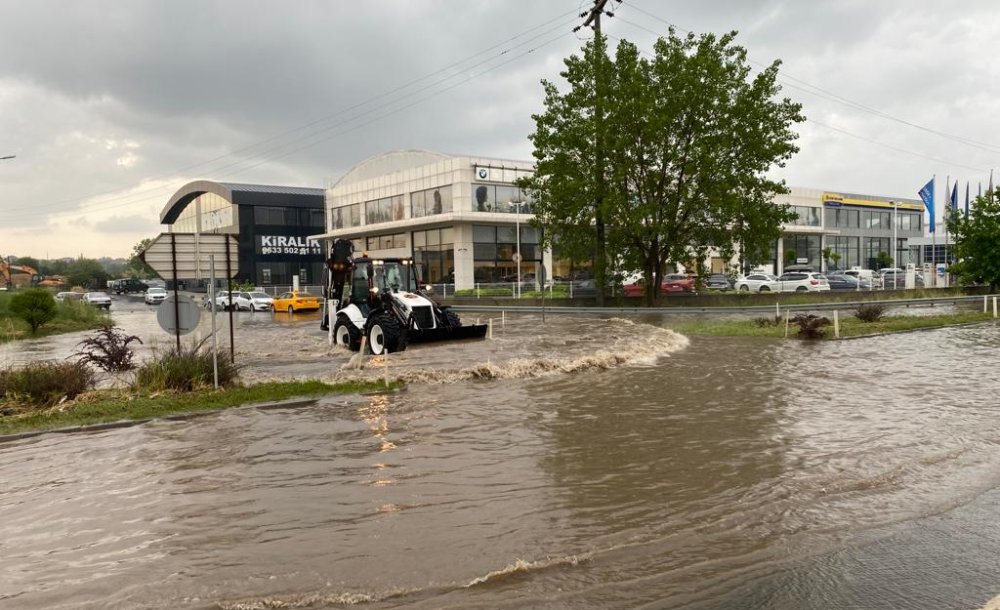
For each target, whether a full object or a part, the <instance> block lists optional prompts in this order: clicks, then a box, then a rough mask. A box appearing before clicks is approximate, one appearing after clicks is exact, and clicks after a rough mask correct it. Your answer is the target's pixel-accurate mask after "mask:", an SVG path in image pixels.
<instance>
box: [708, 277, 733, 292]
mask: <svg viewBox="0 0 1000 610" xmlns="http://www.w3.org/2000/svg"><path fill="white" fill-rule="evenodd" d="M705 288H708V289H709V290H732V289H733V282H732V281H731V280H730V279H729V276H728V275H726V274H724V273H713V274H711V275H709V276H708V280H707V281H706V282H705Z"/></svg>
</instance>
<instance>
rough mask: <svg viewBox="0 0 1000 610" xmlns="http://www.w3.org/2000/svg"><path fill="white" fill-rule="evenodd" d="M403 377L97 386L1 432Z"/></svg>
mask: <svg viewBox="0 0 1000 610" xmlns="http://www.w3.org/2000/svg"><path fill="white" fill-rule="evenodd" d="M399 387H400V384H399V383H398V382H395V383H393V382H390V384H389V386H388V387H387V386H386V385H385V382H384V381H381V380H380V381H356V382H348V383H336V384H330V383H324V382H321V381H288V382H270V383H261V384H257V385H252V386H238V387H233V388H229V389H225V390H218V391H215V390H202V391H197V392H164V393H157V394H136V393H133V392H128V391H126V390H98V391H94V392H88V393H86V394H82V395H80V396H79V397H78V398H77V399H76V400H73V401H72V402H67V403H63V404H62V405H58V406H56V407H53V408H50V409H46V410H44V411H34V412H32V413H30V414H25V415H14V416H5V417H0V435H6V434H16V433H19V432H28V431H42V430H52V429H55V428H64V427H70V426H83V425H88V424H101V423H108V422H116V421H122V420H140V419H147V418H151V417H164V416H167V415H177V414H181V413H197V412H203V411H216V410H220V409H229V408H232V407H237V406H240V405H244V404H248V403H259V402H270V401H276V400H285V399H288V398H297V397H313V396H322V395H325V394H353V393H358V392H373V391H380V390H381V391H384V390H394V389H398V388H399Z"/></svg>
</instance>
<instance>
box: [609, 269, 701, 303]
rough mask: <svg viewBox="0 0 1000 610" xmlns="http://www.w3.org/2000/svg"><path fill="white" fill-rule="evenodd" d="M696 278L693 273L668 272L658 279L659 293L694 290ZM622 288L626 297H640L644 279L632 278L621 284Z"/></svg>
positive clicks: (644, 291) (644, 283) (643, 292)
mask: <svg viewBox="0 0 1000 610" xmlns="http://www.w3.org/2000/svg"><path fill="white" fill-rule="evenodd" d="M695 282H696V278H695V276H693V275H688V274H684V273H668V274H666V275H664V276H663V279H662V280H660V294H667V293H671V292H673V293H677V292H694V291H695ZM622 290H623V291H624V292H625V296H627V297H641V296H642V295H644V294H646V280H644V279H642V278H638V279H633V280H632V281H631V282H629V283H627V284H625V285H623V286H622Z"/></svg>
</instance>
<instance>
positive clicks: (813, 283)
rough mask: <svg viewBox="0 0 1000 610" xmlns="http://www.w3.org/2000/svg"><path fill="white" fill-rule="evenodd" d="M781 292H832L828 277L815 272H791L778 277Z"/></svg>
mask: <svg viewBox="0 0 1000 610" xmlns="http://www.w3.org/2000/svg"><path fill="white" fill-rule="evenodd" d="M778 284H779V286H780V287H781V292H816V291H822V290H830V282H828V281H826V276H825V275H823V274H821V273H815V272H813V271H789V272H788V273H783V274H781V275H780V276H778Z"/></svg>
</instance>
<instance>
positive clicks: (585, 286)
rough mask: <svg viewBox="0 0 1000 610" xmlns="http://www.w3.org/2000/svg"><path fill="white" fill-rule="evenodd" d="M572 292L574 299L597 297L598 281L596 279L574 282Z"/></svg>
mask: <svg viewBox="0 0 1000 610" xmlns="http://www.w3.org/2000/svg"><path fill="white" fill-rule="evenodd" d="M572 291H573V296H574V297H592V296H597V280H595V279H594V278H590V279H586V280H574V281H573V282H572Z"/></svg>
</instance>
